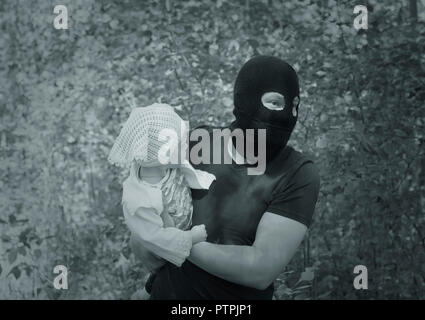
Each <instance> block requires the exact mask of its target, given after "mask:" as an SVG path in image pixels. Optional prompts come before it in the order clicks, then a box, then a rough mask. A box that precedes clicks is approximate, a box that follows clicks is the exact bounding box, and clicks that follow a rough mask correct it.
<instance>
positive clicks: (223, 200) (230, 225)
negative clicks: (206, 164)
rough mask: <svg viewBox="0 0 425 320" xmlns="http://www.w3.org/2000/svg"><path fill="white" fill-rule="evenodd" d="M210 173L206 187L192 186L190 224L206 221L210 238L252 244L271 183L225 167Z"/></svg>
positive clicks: (224, 241) (227, 242)
mask: <svg viewBox="0 0 425 320" xmlns="http://www.w3.org/2000/svg"><path fill="white" fill-rule="evenodd" d="M212 173H214V174H215V175H216V178H217V179H216V181H214V183H213V184H212V185H211V187H210V189H209V190H192V198H193V225H196V224H205V226H206V228H207V232H208V241H210V242H217V243H222V244H238V245H242V244H244V245H249V244H252V242H253V241H254V239H255V233H256V230H257V226H258V223H259V221H260V219H261V217H262V215H263V213H264V212H265V211H266V209H267V197H268V195H269V194H270V192H271V190H270V188H271V186H270V185H268V184H267V183H265V182H264V181H263V180H264V179H261V178H260V177H253V176H252V177H250V176H246V175H244V174H241V173H240V172H237V171H236V172H235V171H233V170H229V169H228V168H227V170H226V169H225V170H215V172H212Z"/></svg>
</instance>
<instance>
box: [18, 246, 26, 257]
mask: <svg viewBox="0 0 425 320" xmlns="http://www.w3.org/2000/svg"><path fill="white" fill-rule="evenodd" d="M18 252H19V254H20V255H22V256H25V255H26V254H27V251H26V249H25V247H24V246H22V247H19V249H18Z"/></svg>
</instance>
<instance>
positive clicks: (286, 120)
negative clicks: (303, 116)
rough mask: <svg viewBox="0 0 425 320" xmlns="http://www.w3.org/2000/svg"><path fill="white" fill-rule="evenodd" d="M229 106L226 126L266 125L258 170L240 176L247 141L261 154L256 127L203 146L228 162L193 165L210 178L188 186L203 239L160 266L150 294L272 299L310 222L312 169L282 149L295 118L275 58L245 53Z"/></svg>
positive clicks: (291, 83)
mask: <svg viewBox="0 0 425 320" xmlns="http://www.w3.org/2000/svg"><path fill="white" fill-rule="evenodd" d="M234 106H235V108H234V115H235V117H236V120H235V121H234V122H233V123H232V124H231V126H230V129H232V130H234V129H241V130H242V131H243V132H245V133H246V132H247V129H265V130H266V146H265V147H266V148H265V150H266V152H265V156H266V161H267V162H266V164H267V165H266V168H265V172H264V173H263V174H258V175H249V174H247V168H248V167H252V160H254V159H253V158H251V159H250V158H249V157H248V154H247V155H245V154H244V152H243V150H246V148H247V147H248V145H249V144H250V143H253V142H254V143H256V144H257V145H256V150H260V151H261V146H258V144H259V143H260V142H261V141H260V139H259V134H258V130H256V131H257V134H256V135H254V137H253V139H251V140H250V139H249V138H248V135H245V136H244V137H245V138H244V139H245V140H244V142H245V143H244V144H243V146H242V147H241V146H240V144H237V143H235V141H234V140H229V141H230V143H229V144H226V143H225V144H222V143H221V141H220V143H219V144H218V143H216V142H215V143H214V145H212V146H211V150H212V151H211V152H216V151H217V150H220V151H221V152H222V154H223V152H229V153H230V154H231V156H232V159H233V160H232V163H231V164H211V163H210V164H206V163H201V164H199V165H197V166H196V167H197V168H199V169H202V170H205V171H208V172H210V173H212V174H214V175H215V176H216V181H215V182H214V183H213V184H212V185H211V187H210V189H209V190H205V191H201V190H192V197H193V224H194V225H199V224H205V226H206V228H207V232H208V239H207V241H208V242H202V243H199V244H196V245H194V246H193V248H192V251H191V254H190V256H189V259H188V261H186V262H185V263H184V264H183V265H182V266H181V267H180V268H178V267H175V266H173V265H171V264H170V263H166V264H165V265H164V266H163V267H162V268H161V269H160V270H159V271H158V273H157V275H156V277H155V279H154V280H153V283H152V292H151V299H272V296H273V281H274V280H275V279H276V278H277V277H278V275H279V274H280V273H281V272H282V271H283V270H284V267H285V266H286V265H287V264H288V263H289V261H290V260H291V258H292V257H293V255H294V253H295V252H296V250H297V248H298V246H299V244H300V243H301V241H302V239H303V238H304V235H305V233H306V231H307V228H308V227H309V225H310V223H311V219H312V215H313V212H314V207H315V204H316V200H317V195H318V191H319V176H318V173H317V169H316V167H315V166H314V164H313V163H312V161H311V160H309V159H307V158H306V157H305V156H303V155H302V154H301V153H299V152H297V151H295V150H294V149H293V148H291V147H290V146H287V142H288V140H289V137H290V135H291V133H292V131H293V129H294V126H295V123H296V121H297V117H298V107H299V86H298V78H297V75H296V72H295V71H294V69H293V68H292V67H291V66H290V65H289V64H287V63H286V62H284V61H282V60H280V59H278V58H275V57H269V56H256V57H254V58H252V59H251V60H249V61H248V62H247V63H246V64H245V65H244V66H243V67H242V69H241V70H240V72H239V74H238V76H237V79H236V82H235V87H234ZM209 132H212V130H211V128H210V130H209ZM241 155H242V156H241ZM241 160H242V161H241ZM241 162H243V163H241ZM250 163H251V164H250ZM135 249H136V250H137V248H135Z"/></svg>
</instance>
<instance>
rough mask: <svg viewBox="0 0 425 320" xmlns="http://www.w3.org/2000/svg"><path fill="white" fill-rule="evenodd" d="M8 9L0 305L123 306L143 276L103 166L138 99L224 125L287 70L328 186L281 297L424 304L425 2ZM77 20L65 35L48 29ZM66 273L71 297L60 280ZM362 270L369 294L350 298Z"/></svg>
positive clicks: (3, 46) (117, 180)
mask: <svg viewBox="0 0 425 320" xmlns="http://www.w3.org/2000/svg"><path fill="white" fill-rule="evenodd" d="M357 2H358V1H346V0H342V1H334V0H317V1H313V0H304V1H291V2H290V1H282V0H256V1H254V0H232V1H224V0H218V1H208V0H200V1H195V0H189V1H171V0H161V1H151V0H144V1H136V0H120V1H118V0H109V1H106V0H103V1H102V0H96V1H95V0H72V1H71V0H61V1H60V3H56V1H51V0H43V1H35V0H19V1H18V0H2V1H1V2H0V62H1V63H0V234H1V238H0V298H2V299H128V298H130V296H131V295H132V294H133V293H134V292H135V291H136V290H137V289H138V288H141V287H142V286H143V284H144V281H145V275H146V274H145V272H144V270H143V268H142V267H141V266H140V263H137V261H135V260H134V257H133V256H132V255H131V253H130V250H129V248H128V238H129V232H128V230H127V228H126V226H125V225H124V223H123V218H122V212H121V207H120V198H121V182H122V180H123V179H124V178H125V176H126V173H125V172H121V171H120V170H119V169H117V168H114V167H112V166H111V165H109V164H108V163H107V161H106V157H107V154H108V152H109V149H110V147H111V146H112V143H113V141H114V139H115V137H116V136H117V135H118V133H119V131H120V128H121V125H122V123H123V122H124V121H125V120H126V118H127V117H128V115H129V112H130V109H131V107H130V106H129V101H130V102H132V103H135V104H136V105H140V106H144V105H148V104H151V103H153V102H166V103H169V104H171V105H174V106H176V108H177V109H178V110H179V112H180V113H181V114H182V116H183V117H184V118H186V119H188V120H190V122H191V126H192V127H194V126H195V125H198V124H204V123H206V124H212V125H226V124H228V123H230V122H231V121H232V119H233V116H232V108H233V102H232V88H233V82H234V80H235V77H236V73H237V71H238V69H239V68H240V67H241V66H242V64H243V63H244V62H245V61H246V60H248V59H249V58H250V57H252V56H253V55H254V54H257V53H261V54H270V55H275V56H278V57H281V58H283V59H285V60H287V61H288V62H289V63H290V64H292V65H293V66H294V68H295V69H296V70H297V72H298V74H299V78H300V84H301V90H302V91H301V107H300V120H299V122H298V124H297V126H296V130H295V132H294V134H293V136H292V139H291V143H292V145H294V146H295V147H296V148H297V149H299V150H301V151H303V152H307V153H309V154H311V155H312V156H313V158H314V159H315V161H316V163H317V165H318V167H319V169H320V175H321V179H322V185H321V192H320V197H319V202H318V204H317V208H316V213H315V217H314V222H313V225H312V227H311V229H310V231H309V234H308V237H307V238H306V239H305V241H304V242H303V244H302V246H301V248H300V250H299V252H298V253H297V255H296V257H295V258H294V259H293V261H292V262H291V263H290V265H288V266H287V268H286V269H285V270H282V274H281V276H280V277H279V279H278V280H277V281H276V291H275V298H276V299H424V298H425V215H424V207H425V196H424V185H425V158H424V150H425V147H424V146H425V137H424V132H425V130H424V126H425V109H424V100H425V89H424V87H425V86H424V79H425V77H424V75H425V70H424V63H425V55H424V52H425V51H424V44H425V28H424V20H425V14H424V11H425V10H424V9H425V6H424V4H425V3H424V1H421V0H417V1H416V0H403V1H395V0H390V1H385V2H383V1H377V0H368V1H363V4H365V5H367V7H368V9H369V29H368V30H361V31H356V30H355V29H354V27H353V19H354V17H355V15H354V14H353V8H354V6H355V5H357V4H361V3H357ZM57 4H63V5H65V6H67V8H68V14H69V29H68V30H56V29H54V28H53V18H54V16H55V15H54V14H53V8H54V6H55V5H57ZM58 264H63V265H65V266H67V267H68V272H69V273H68V282H69V289H68V290H55V289H54V288H53V286H52V281H53V279H54V277H55V274H53V268H54V266H55V265H58ZM360 264H363V265H365V266H367V268H368V276H369V289H368V290H355V289H354V288H353V279H354V277H355V275H354V274H353V269H354V266H355V265H360Z"/></svg>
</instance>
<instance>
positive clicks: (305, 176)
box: [279, 145, 320, 184]
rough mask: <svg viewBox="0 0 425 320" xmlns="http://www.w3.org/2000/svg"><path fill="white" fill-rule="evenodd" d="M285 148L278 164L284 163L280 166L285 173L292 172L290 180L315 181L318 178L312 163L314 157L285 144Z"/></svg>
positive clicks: (316, 169)
mask: <svg viewBox="0 0 425 320" xmlns="http://www.w3.org/2000/svg"><path fill="white" fill-rule="evenodd" d="M285 149H286V150H284V151H283V153H282V155H281V161H280V164H284V165H283V166H279V167H281V170H282V173H285V175H286V174H287V173H288V172H292V174H290V176H292V179H290V180H294V179H296V180H302V181H305V182H307V181H309V182H311V183H314V184H315V183H317V182H318V181H319V180H320V177H319V170H318V168H317V166H316V164H315V163H314V157H313V156H312V155H311V154H309V153H306V152H301V151H298V150H296V149H295V148H293V147H292V146H289V145H288V146H287V147H286V148H285Z"/></svg>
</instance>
